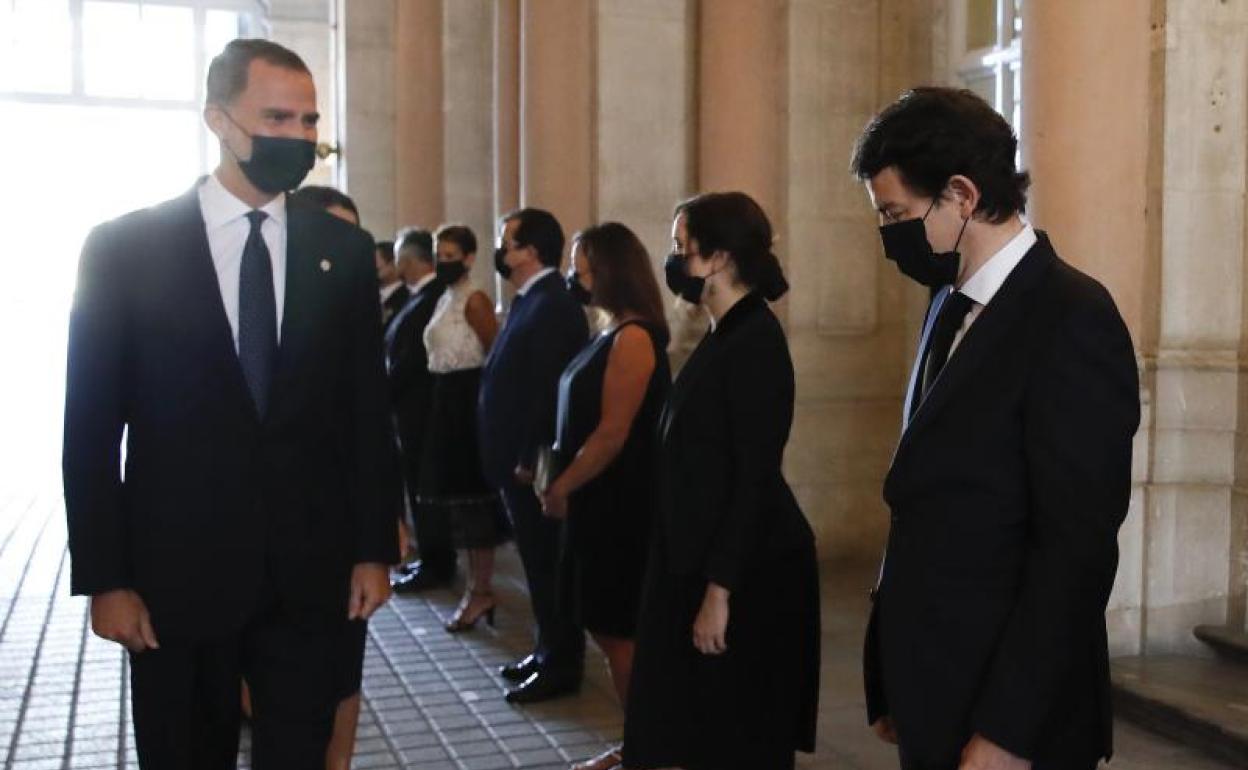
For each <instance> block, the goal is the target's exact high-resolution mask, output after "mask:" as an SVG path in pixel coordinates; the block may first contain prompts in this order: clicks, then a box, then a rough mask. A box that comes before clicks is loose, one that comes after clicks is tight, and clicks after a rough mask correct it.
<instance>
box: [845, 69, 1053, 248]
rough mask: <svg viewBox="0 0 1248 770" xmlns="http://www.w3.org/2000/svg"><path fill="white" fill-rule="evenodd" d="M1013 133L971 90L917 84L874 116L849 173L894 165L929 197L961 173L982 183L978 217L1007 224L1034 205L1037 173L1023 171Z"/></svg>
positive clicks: (866, 175)
mask: <svg viewBox="0 0 1248 770" xmlns="http://www.w3.org/2000/svg"><path fill="white" fill-rule="evenodd" d="M1017 152H1018V139H1017V138H1016V137H1015V136H1014V130H1013V129H1011V128H1010V124H1009V123H1007V122H1006V121H1005V118H1003V117H1001V115H1000V114H998V113H997V111H996V110H994V109H993V108H992V107H991V106H989V105H988V103H987V102H985V101H984V100H983V99H981V98H979V96H977V95H976V94H974V93H973V92H971V91H968V90H966V89H955V88H936V87H926V88H915V89H913V90H910V91H907V92H906V93H904V94H902V95H901V98H900V99H898V100H897V101H895V102H893V103H892V104H890V105H889V106H887V107H885V108H884V110H883V111H882V112H880V114H878V115H876V116H875V117H874V118H872V119H871V122H870V123H868V124H867V127H866V128H865V129H864V130H863V132H862V135H861V136H860V137H859V138H858V142H857V143H856V144H855V146H854V154H853V158H852V159H851V161H850V171H851V172H852V173H853V174H854V176H856V177H858V179H859V180H861V181H866V180H868V179H871V178H872V177H874V176H875V175H876V174H879V173H880V172H881V171H883V170H884V169H886V168H889V167H890V166H891V167H894V168H895V169H896V170H897V173H898V174H899V175H900V177H901V181H902V183H903V184H905V185H906V187H907V188H908V189H909V190H910V191H911V192H913V193H915V194H918V195H921V196H923V197H924V198H932V199H935V198H939V197H940V196H941V194H942V193H943V191H944V189H945V187H946V185H947V184H948V182H949V179H950V178H952V177H953V176H955V175H961V176H964V177H966V178H968V179H970V180H971V181H972V182H974V183H975V186H976V187H978V188H979V194H980V198H979V205H978V206H977V207H976V209H975V212H976V214H978V215H980V216H981V217H982V218H983V219H986V220H988V221H989V222H994V223H997V224H1000V223H1001V222H1005V221H1006V220H1007V219H1009V218H1010V217H1011V216H1013V215H1015V214H1021V213H1022V212H1023V211H1025V210H1026V207H1027V188H1028V186H1029V185H1030V183H1031V177H1030V175H1028V174H1027V172H1025V171H1019V170H1018V168H1017V167H1016V165H1015V162H1014V157H1015V155H1016V153H1017Z"/></svg>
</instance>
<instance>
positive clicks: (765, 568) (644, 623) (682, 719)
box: [624, 544, 819, 770]
mask: <svg viewBox="0 0 1248 770" xmlns="http://www.w3.org/2000/svg"><path fill="white" fill-rule="evenodd" d="M665 564H666V561H665V559H663V558H662V553H661V548H659V549H656V552H655V555H654V557H653V558H652V559H651V564H650V568H649V570H648V572H647V576H646V589H645V594H644V598H643V601H642V612H641V623H640V626H639V627H638V637H637V652H636V658H635V659H634V662H633V676H632V683H631V685H630V688H629V699H628V712H627V717H626V720H625V724H624V764H625V766H627V767H628V768H630V770H646V769H648V768H658V767H680V768H684V769H685V770H760V769H761V768H767V770H787V769H789V768H792V767H793V766H794V757H793V754H794V752H795V751H807V752H809V751H814V747H815V722H816V717H817V712H818V700H819V576H818V568H817V564H816V560H815V551H814V545H813V544H811V545H809V546H807V547H806V548H805V549H803V550H802V551H798V552H794V553H789V554H785V555H784V556H783V558H777V559H775V560H774V561H772V562H771V563H768V564H758V565H755V566H754V567H753V569H752V570H751V572H750V573H748V574H747V575H746V577H745V578H744V580H742V585H741V586H740V587H739V588H738V589H737V590H736V591H735V592H734V593H733V594H732V598H731V599H730V600H729V616H728V633H727V644H728V651H727V652H726V653H724V654H723V655H716V656H708V655H703V654H702V653H700V652H698V651H697V649H696V648H695V647H694V646H693V622H694V619H695V618H696V616H697V613H698V608H699V607H700V606H701V604H702V599H703V596H704V594H705V592H706V580H705V578H704V577H702V576H700V575H697V574H691V575H673V574H671V573H670V572H669V571H668V570H667V568H666V566H665Z"/></svg>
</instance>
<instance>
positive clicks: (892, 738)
mask: <svg viewBox="0 0 1248 770" xmlns="http://www.w3.org/2000/svg"><path fill="white" fill-rule="evenodd" d="M871 731H872V732H874V733H875V737H876V738H879V739H880V740H882V741H884V742H885V743H891V744H893V745H896V744H897V730H896V728H894V727H893V718H892V717H880V718H879V719H877V720H875V722H874V723H873V724H872V725H871Z"/></svg>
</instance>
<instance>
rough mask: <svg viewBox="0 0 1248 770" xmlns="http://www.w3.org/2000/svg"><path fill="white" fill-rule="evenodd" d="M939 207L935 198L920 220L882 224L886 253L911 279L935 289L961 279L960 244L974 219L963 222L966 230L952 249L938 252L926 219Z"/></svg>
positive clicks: (881, 234)
mask: <svg viewBox="0 0 1248 770" xmlns="http://www.w3.org/2000/svg"><path fill="white" fill-rule="evenodd" d="M935 206H936V201H932V205H931V206H928V207H927V214H924V215H923V217H922V218H920V219H907V220H905V221H904V222H894V223H893V224H891V225H883V226H882V227H880V240H882V241H883V242H884V256H885V257H887V258H888V259H890V260H892V261H893V262H895V263H897V269H898V270H900V271H901V272H902V273H903V274H904V275H906V276H908V277H909V278H910V279H911V280H914V281H917V282H918V283H920V284H922V285H924V286H927V287H929V288H932V289H938V288H940V287H942V286H947V285H949V284H951V283H953V282H954V281H956V280H957V279H958V268H959V266H960V265H961V260H962V255H961V254H959V253H958V244H959V243H961V242H962V233H964V232H966V225H967V223H968V222H970V221H971V220H969V219H965V220H963V221H962V229H961V230H960V231H959V232H958V240H957V241H956V242H954V244H953V250H952V251H946V252H944V253H937V252H936V251H935V250H933V249H932V244H931V243H930V242H928V240H927V229H926V228H924V227H923V222H924V221H926V220H927V215H928V214H930V213H931V212H932V209H933V208H934V207H935Z"/></svg>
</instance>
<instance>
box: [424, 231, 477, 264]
mask: <svg viewBox="0 0 1248 770" xmlns="http://www.w3.org/2000/svg"><path fill="white" fill-rule="evenodd" d="M433 240H434V242H435V243H440V242H442V241H447V242H449V243H453V244H455V245H456V246H458V247H459V250H460V251H462V252H464V256H468V255H469V254H476V253H477V236H476V235H474V234H473V232H472V228H470V227H469V226H468V225H458V224H453V225H442V226H441V227H439V228H438V231H437V232H436V233H434V235H433Z"/></svg>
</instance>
